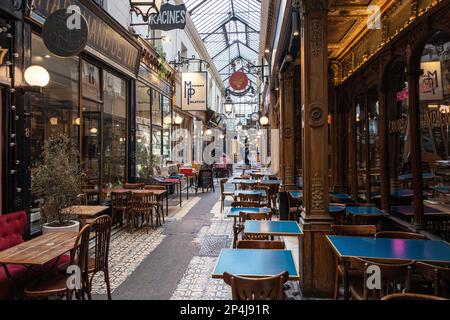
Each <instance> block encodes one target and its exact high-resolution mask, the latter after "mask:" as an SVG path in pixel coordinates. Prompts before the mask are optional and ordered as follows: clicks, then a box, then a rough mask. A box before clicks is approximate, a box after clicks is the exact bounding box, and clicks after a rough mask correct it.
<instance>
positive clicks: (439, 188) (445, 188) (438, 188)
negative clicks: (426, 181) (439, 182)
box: [431, 186, 450, 193]
mask: <svg viewBox="0 0 450 320" xmlns="http://www.w3.org/2000/svg"><path fill="white" fill-rule="evenodd" d="M431 190H434V191H437V192H440V193H450V187H449V186H436V187H431Z"/></svg>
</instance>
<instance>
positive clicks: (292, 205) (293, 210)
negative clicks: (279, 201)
mask: <svg viewBox="0 0 450 320" xmlns="http://www.w3.org/2000/svg"><path fill="white" fill-rule="evenodd" d="M300 192H301V190H300ZM288 205H289V217H288V220H290V221H291V220H295V221H297V222H298V221H299V220H300V215H301V213H302V210H303V200H302V199H296V198H293V197H292V196H291V194H290V193H288Z"/></svg>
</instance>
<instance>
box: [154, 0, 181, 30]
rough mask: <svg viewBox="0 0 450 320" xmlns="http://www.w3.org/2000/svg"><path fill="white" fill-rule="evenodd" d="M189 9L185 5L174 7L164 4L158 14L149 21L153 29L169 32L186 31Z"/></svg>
mask: <svg viewBox="0 0 450 320" xmlns="http://www.w3.org/2000/svg"><path fill="white" fill-rule="evenodd" d="M186 14H187V9H186V6H185V5H184V4H180V5H177V6H175V5H172V4H169V3H166V4H163V5H162V6H161V10H160V11H159V13H158V14H153V15H151V16H150V18H149V19H148V21H149V26H150V28H152V29H157V30H163V31H169V30H174V29H184V28H185V27H186Z"/></svg>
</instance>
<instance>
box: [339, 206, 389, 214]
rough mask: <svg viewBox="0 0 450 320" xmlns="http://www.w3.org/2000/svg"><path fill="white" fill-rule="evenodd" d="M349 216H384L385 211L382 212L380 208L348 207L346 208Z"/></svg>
mask: <svg viewBox="0 0 450 320" xmlns="http://www.w3.org/2000/svg"><path fill="white" fill-rule="evenodd" d="M346 211H347V214H351V215H358V214H373V215H376V214H383V211H381V210H380V209H378V208H375V207H347V208H346Z"/></svg>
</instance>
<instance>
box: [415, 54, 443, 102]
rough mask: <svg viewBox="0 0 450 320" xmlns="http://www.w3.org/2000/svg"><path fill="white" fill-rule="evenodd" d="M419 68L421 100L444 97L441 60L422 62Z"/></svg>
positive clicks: (434, 99)
mask: <svg viewBox="0 0 450 320" xmlns="http://www.w3.org/2000/svg"><path fill="white" fill-rule="evenodd" d="M421 69H422V72H421V76H420V78H419V88H420V99H421V100H422V101H436V100H442V99H444V90H443V83H442V68H441V62H440V61H427V62H422V63H421Z"/></svg>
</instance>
